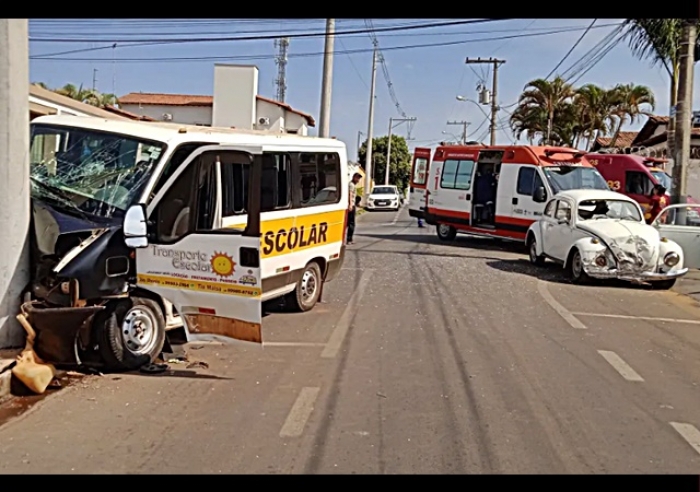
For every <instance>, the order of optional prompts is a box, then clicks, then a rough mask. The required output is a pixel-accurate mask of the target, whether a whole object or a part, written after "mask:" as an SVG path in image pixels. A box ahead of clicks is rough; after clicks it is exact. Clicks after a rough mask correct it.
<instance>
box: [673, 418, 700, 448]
mask: <svg viewBox="0 0 700 492" xmlns="http://www.w3.org/2000/svg"><path fill="white" fill-rule="evenodd" d="M670 424H671V426H672V427H673V428H674V429H676V432H678V433H679V434H680V435H681V437H682V438H683V439H685V441H686V442H687V443H688V444H690V446H691V447H692V448H693V449H694V450H695V452H697V453H698V454H700V431H699V430H698V429H697V428H696V427H695V426H694V425H691V424H682V423H679V422H670Z"/></svg>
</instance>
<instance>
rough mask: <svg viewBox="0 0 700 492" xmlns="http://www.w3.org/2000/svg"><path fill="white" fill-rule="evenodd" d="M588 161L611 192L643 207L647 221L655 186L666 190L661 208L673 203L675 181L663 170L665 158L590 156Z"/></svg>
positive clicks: (621, 155)
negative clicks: (615, 192) (671, 195)
mask: <svg viewBox="0 0 700 492" xmlns="http://www.w3.org/2000/svg"><path fill="white" fill-rule="evenodd" d="M586 158H587V159H588V162H590V163H591V164H592V165H594V166H595V167H596V169H597V170H598V172H599V173H600V174H601V175H602V176H603V178H605V180H606V181H607V183H608V186H609V187H610V189H611V190H613V191H617V192H618V193H622V194H624V195H627V196H628V197H630V198H632V199H633V200H635V201H636V202H638V203H639V204H640V205H641V206H642V210H644V218H645V219H646V220H647V221H649V220H650V219H651V217H650V211H651V192H652V190H653V188H654V186H655V185H657V184H660V185H662V186H663V187H664V188H666V195H667V196H666V197H665V198H666V200H665V203H662V204H661V206H662V207H663V206H664V205H666V204H669V203H671V200H670V193H671V186H672V181H671V176H669V175H668V174H667V173H666V171H665V169H664V165H665V162H666V161H665V160H664V159H657V158H653V157H644V156H641V155H635V154H588V155H586Z"/></svg>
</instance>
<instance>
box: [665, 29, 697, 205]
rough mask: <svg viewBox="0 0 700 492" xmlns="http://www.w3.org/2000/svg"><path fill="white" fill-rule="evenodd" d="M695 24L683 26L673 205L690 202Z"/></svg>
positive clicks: (674, 156) (674, 158) (674, 157)
mask: <svg viewBox="0 0 700 492" xmlns="http://www.w3.org/2000/svg"><path fill="white" fill-rule="evenodd" d="M696 38H697V30H696V28H695V24H694V23H690V22H687V23H686V24H685V26H684V27H683V37H682V41H681V47H680V48H681V49H680V70H679V76H678V106H677V108H678V109H677V111H676V139H675V145H674V152H673V196H672V197H671V200H672V203H686V202H687V196H688V190H687V186H688V164H689V163H690V162H689V161H690V138H691V136H690V134H691V119H692V113H693V71H694V70H693V68H694V65H695V62H694V58H695V40H696Z"/></svg>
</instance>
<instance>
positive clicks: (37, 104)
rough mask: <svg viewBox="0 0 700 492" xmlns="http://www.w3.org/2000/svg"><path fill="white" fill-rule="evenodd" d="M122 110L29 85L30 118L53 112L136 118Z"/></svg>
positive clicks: (124, 118) (113, 117) (111, 117)
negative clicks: (108, 108)
mask: <svg viewBox="0 0 700 492" xmlns="http://www.w3.org/2000/svg"><path fill="white" fill-rule="evenodd" d="M120 113H122V112H121V111H118V110H117V111H116V112H115V111H114V108H110V110H106V109H101V108H98V107H95V106H91V105H89V104H85V103H82V102H80V101H76V100H75V99H71V98H70V97H67V96H62V95H61V94H57V93H55V92H54V91H51V90H48V89H44V88H43V87H40V86H38V85H34V84H32V85H30V86H29V120H30V121H31V120H33V119H34V118H37V117H39V116H48V115H52V114H69V115H73V116H93V117H97V118H109V119H118V120H126V119H134V117H130V116H128V115H127V114H120Z"/></svg>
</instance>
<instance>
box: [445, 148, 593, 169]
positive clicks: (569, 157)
mask: <svg viewBox="0 0 700 492" xmlns="http://www.w3.org/2000/svg"><path fill="white" fill-rule="evenodd" d="M485 150H497V151H498V150H500V151H503V152H504V155H503V160H502V161H501V162H502V163H503V164H534V165H537V166H557V165H561V164H562V163H567V162H576V163H577V164H581V165H583V166H586V167H592V165H591V164H590V163H589V162H588V160H587V159H586V157H585V155H586V153H585V152H583V151H581V150H578V149H572V148H569V147H556V146H552V145H546V146H535V145H445V146H439V147H437V149H435V156H434V157H433V159H444V158H445V157H446V156H461V155H463V156H467V155H469V154H472V155H473V154H475V153H477V152H483V151H485Z"/></svg>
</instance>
